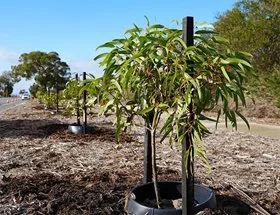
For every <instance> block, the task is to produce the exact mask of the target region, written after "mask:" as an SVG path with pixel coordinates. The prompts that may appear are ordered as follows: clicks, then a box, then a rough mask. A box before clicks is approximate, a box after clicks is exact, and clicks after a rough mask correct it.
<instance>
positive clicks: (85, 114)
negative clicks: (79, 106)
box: [83, 72, 87, 134]
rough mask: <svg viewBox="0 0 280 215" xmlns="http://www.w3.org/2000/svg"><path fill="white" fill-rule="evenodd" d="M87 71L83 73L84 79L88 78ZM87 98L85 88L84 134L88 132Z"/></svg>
mask: <svg viewBox="0 0 280 215" xmlns="http://www.w3.org/2000/svg"><path fill="white" fill-rule="evenodd" d="M86 75H87V74H86V73H85V72H84V73H83V80H84V81H85V80H86V79H87V77H86ZM86 100H87V92H86V90H84V92H83V122H84V128H83V130H84V134H85V133H87V105H86Z"/></svg>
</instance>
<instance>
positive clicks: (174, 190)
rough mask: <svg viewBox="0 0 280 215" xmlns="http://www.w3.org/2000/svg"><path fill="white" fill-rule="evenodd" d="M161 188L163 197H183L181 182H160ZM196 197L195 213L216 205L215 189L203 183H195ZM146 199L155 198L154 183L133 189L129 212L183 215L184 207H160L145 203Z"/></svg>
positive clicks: (172, 198)
mask: <svg viewBox="0 0 280 215" xmlns="http://www.w3.org/2000/svg"><path fill="white" fill-rule="evenodd" d="M159 190H160V195H161V198H162V199H169V200H176V199H180V198H182V192H181V191H182V183H181V182H176V181H164V182H159ZM194 198H195V201H196V205H195V206H194V213H198V212H199V211H202V210H204V209H205V208H213V207H215V206H216V198H215V193H214V191H213V190H211V189H209V188H208V187H205V186H203V185H199V184H195V186H194ZM146 199H155V191H154V185H153V183H147V184H142V185H139V186H136V187H135V188H133V189H132V191H131V195H130V197H129V201H128V213H129V214H133V215H182V209H176V208H167V209H158V208H152V207H150V206H147V205H145V203H144V202H145V200H146Z"/></svg>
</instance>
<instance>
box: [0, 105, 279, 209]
mask: <svg viewBox="0 0 280 215" xmlns="http://www.w3.org/2000/svg"><path fill="white" fill-rule="evenodd" d="M25 105H26V106H25V107H24V108H15V109H14V110H9V111H7V114H5V115H4V114H2V115H1V116H0V117H1V121H0V137H1V138H0V151H1V156H0V214H5V213H6V214H21V215H22V214H28V215H29V214H50V215H51V214H61V215H66V214H70V215H71V214H85V215H87V214H96V215H97V214H99V215H105V214H106V215H107V214H113V215H114V214H116V215H117V214H118V215H120V214H125V211H124V207H125V202H126V195H127V194H128V192H129V190H130V189H131V188H132V187H133V186H135V185H136V184H139V183H141V181H142V179H143V167H142V164H143V144H142V142H143V128H139V127H136V128H134V129H132V130H131V131H129V132H127V133H124V134H123V135H122V138H121V140H122V141H121V144H119V145H117V144H116V139H115V132H114V127H113V125H112V123H111V122H110V120H109V119H105V118H93V119H90V120H89V122H90V123H91V124H94V126H96V129H95V130H94V131H93V132H91V133H89V134H86V135H74V134H71V133H69V132H68V131H67V125H68V123H72V122H73V119H72V118H67V117H65V116H62V115H52V114H50V113H49V112H48V111H46V110H43V109H39V108H37V109H34V108H33V109H32V108H31V107H32V105H33V106H34V104H32V103H31V102H30V103H27V104H25ZM39 117H40V118H39ZM257 143H258V144H257ZM205 145H206V148H207V153H208V158H209V161H210V163H211V165H212V167H211V168H212V171H210V172H209V171H208V170H206V169H205V168H204V167H203V165H202V164H201V162H197V163H196V172H195V174H196V177H197V179H196V180H197V181H199V182H200V183H204V184H207V185H209V186H210V187H212V188H213V189H215V191H216V194H217V209H213V210H207V211H205V212H204V213H203V214H205V215H206V214H231V215H238V214H248V215H254V214H255V215H256V214H259V213H257V212H256V211H255V210H253V209H251V208H250V207H249V206H248V203H247V202H246V199H245V200H244V199H242V197H241V196H240V195H237V193H236V192H234V190H233V189H232V186H229V185H234V186H236V187H239V188H240V189H241V190H243V191H244V192H245V193H247V194H248V195H249V196H250V197H251V198H252V199H253V200H254V201H256V202H257V203H258V204H260V205H261V206H262V207H263V208H265V209H266V210H267V211H268V212H270V213H271V214H280V170H279V164H280V158H279V154H280V153H279V152H280V149H279V148H280V143H279V140H273V139H269V138H263V137H256V136H252V135H249V134H244V133H231V132H216V133H214V134H212V135H210V136H209V137H207V138H206V139H205ZM158 152H159V154H161V156H160V157H158V160H157V161H158V167H159V168H158V172H159V178H160V180H180V177H181V176H180V153H178V152H179V151H178V149H173V150H172V149H171V148H170V147H169V146H168V145H167V144H160V145H159V146H158ZM246 203H247V204H246Z"/></svg>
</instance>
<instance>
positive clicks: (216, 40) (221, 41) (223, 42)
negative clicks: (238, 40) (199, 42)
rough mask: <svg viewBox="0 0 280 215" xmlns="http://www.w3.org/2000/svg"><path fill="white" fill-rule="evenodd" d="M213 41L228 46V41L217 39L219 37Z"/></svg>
mask: <svg viewBox="0 0 280 215" xmlns="http://www.w3.org/2000/svg"><path fill="white" fill-rule="evenodd" d="M212 39H213V41H214V42H216V43H220V44H224V45H228V44H229V40H227V39H225V38H223V37H219V36H214V37H213V38H212Z"/></svg>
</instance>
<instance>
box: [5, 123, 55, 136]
mask: <svg viewBox="0 0 280 215" xmlns="http://www.w3.org/2000/svg"><path fill="white" fill-rule="evenodd" d="M56 123H58V121H56V120H42V119H39V120H29V119H23V120H0V137H1V138H17V137H22V136H28V137H31V138H42V137H45V136H46V135H47V134H48V131H47V130H45V131H43V132H42V131H40V130H38V129H39V127H40V126H43V125H44V126H46V125H50V124H56Z"/></svg>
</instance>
